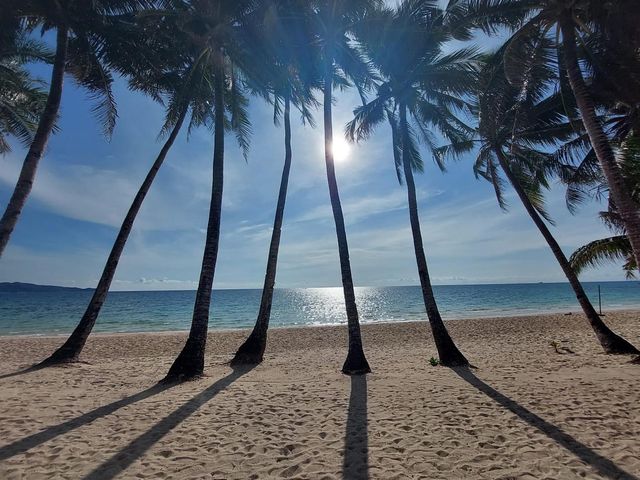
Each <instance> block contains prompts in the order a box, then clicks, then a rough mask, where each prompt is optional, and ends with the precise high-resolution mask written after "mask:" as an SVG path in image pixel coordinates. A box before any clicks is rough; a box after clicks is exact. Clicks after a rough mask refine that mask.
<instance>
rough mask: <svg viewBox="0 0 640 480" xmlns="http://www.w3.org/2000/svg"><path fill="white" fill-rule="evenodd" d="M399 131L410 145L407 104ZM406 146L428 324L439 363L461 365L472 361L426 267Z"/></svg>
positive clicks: (402, 108)
mask: <svg viewBox="0 0 640 480" xmlns="http://www.w3.org/2000/svg"><path fill="white" fill-rule="evenodd" d="M400 129H401V130H400V131H401V135H402V145H408V144H409V143H410V142H409V126H408V124H407V107H406V105H404V104H401V105H400ZM407 150H408V149H406V148H403V149H402V165H403V169H404V177H405V181H406V183H407V197H408V200H409V220H410V222H411V232H412V233H413V248H414V250H415V252H416V263H417V264H418V276H419V277H420V286H421V287H422V298H423V299H424V306H425V308H426V310H427V317H428V318H429V325H430V326H431V332H432V333H433V339H434V341H435V344H436V348H437V349H438V356H439V359H440V363H441V364H442V365H444V366H447V367H459V366H467V365H469V361H468V360H467V359H466V358H465V356H464V355H463V354H462V352H461V351H460V350H459V349H458V347H457V346H456V344H455V343H454V341H453V339H452V338H451V335H449V332H448V331H447V327H445V325H444V322H443V321H442V317H441V316H440V311H439V310H438V304H437V303H436V299H435V296H434V294H433V287H432V286H431V279H430V277H429V269H428V267H427V258H426V255H425V253H424V246H423V243H422V232H421V230H420V217H419V216H418V201H417V198H416V185H415V182H414V180H413V171H412V169H411V159H410V158H409V155H408V154H407Z"/></svg>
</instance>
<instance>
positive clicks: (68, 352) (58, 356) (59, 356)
mask: <svg viewBox="0 0 640 480" xmlns="http://www.w3.org/2000/svg"><path fill="white" fill-rule="evenodd" d="M79 361H80V353H79V352H76V351H75V349H70V348H65V346H64V345H63V346H62V347H60V348H59V349H58V350H56V351H55V352H53V353H52V354H51V355H50V356H49V357H48V358H45V359H44V360H43V361H41V362H40V363H38V364H36V365H35V367H36V368H46V367H53V366H55V365H64V364H69V363H77V362H79Z"/></svg>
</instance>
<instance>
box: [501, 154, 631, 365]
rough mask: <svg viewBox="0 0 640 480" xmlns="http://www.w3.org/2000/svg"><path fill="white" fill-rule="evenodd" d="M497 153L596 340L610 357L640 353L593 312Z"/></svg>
mask: <svg viewBox="0 0 640 480" xmlns="http://www.w3.org/2000/svg"><path fill="white" fill-rule="evenodd" d="M495 153H496V156H497V157H498V161H499V162H500V167H502V170H503V171H504V173H505V174H506V176H507V178H508V179H509V182H510V183H511V186H513V189H514V190H515V191H516V193H517V194H518V197H519V198H520V201H521V202H522V204H523V205H524V208H525V209H526V210H527V213H528V214H529V216H530V217H531V220H533V223H535V224H536V227H538V230H540V233H541V234H542V236H543V237H544V239H545V240H546V241H547V244H548V245H549V248H551V251H552V252H553V255H554V256H555V257H556V260H557V261H558V263H559V264H560V268H562V271H563V272H564V274H565V276H566V277H567V280H568V281H569V284H570V285H571V288H572V289H573V291H574V293H575V294H576V298H577V299H578V303H580V306H581V307H582V311H583V312H584V314H585V316H586V317H587V320H588V321H589V324H590V325H591V328H593V331H594V332H595V334H596V337H598V341H599V342H600V345H602V348H603V349H604V351H605V352H606V353H613V354H633V353H640V352H638V350H637V349H636V348H635V347H634V346H633V345H631V344H630V343H629V342H627V341H626V340H625V339H624V338H622V337H620V336H618V335H616V334H615V333H614V332H612V331H611V329H609V327H607V325H606V324H605V323H604V322H603V321H602V319H601V318H600V316H599V315H598V313H597V312H596V310H595V308H593V305H591V302H590V301H589V298H588V297H587V294H586V293H585V291H584V289H583V288H582V284H581V283H580V281H579V280H578V277H577V275H576V274H575V272H574V271H573V268H571V264H570V263H569V261H568V260H567V257H566V256H565V254H564V252H563V251H562V248H560V245H558V242H557V241H556V239H555V238H554V237H553V235H552V234H551V232H550V231H549V229H548V228H547V225H546V224H545V223H544V221H543V220H542V218H541V217H540V215H539V214H538V212H537V211H536V209H535V207H534V206H533V204H532V203H531V200H529V197H528V196H527V193H526V192H525V191H524V189H523V188H522V185H520V182H519V181H518V179H517V178H516V177H515V175H514V174H513V172H512V171H511V168H510V167H509V162H508V161H507V158H506V156H505V154H504V152H503V151H502V150H500V149H499V148H497V149H495Z"/></svg>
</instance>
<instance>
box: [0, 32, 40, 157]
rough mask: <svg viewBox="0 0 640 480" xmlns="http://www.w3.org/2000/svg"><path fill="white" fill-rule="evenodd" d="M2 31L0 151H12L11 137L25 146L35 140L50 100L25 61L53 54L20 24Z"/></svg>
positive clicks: (0, 56) (38, 59)
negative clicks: (27, 68) (25, 66)
mask: <svg viewBox="0 0 640 480" xmlns="http://www.w3.org/2000/svg"><path fill="white" fill-rule="evenodd" d="M0 35H2V38H0V154H4V153H8V152H10V151H11V147H10V145H9V141H8V137H15V138H17V139H18V140H19V141H20V142H21V143H22V144H23V145H26V146H28V145H29V144H30V143H31V142H32V141H33V134H34V132H35V131H36V128H37V127H38V119H39V118H40V115H41V114H42V111H43V109H44V105H45V103H46V100H47V94H46V92H45V91H43V90H42V85H41V83H40V82H38V81H35V80H34V79H32V78H31V76H30V75H29V72H27V70H26V69H25V68H24V64H25V63H26V62H31V61H45V62H50V61H51V59H52V56H51V54H50V53H49V52H48V51H47V49H46V48H45V47H44V46H43V45H42V44H41V43H40V42H37V41H34V40H31V39H29V38H27V36H26V34H25V32H24V31H22V30H21V29H20V28H19V26H17V25H14V28H11V26H9V25H7V26H6V29H5V30H3V32H2V33H1V34H0Z"/></svg>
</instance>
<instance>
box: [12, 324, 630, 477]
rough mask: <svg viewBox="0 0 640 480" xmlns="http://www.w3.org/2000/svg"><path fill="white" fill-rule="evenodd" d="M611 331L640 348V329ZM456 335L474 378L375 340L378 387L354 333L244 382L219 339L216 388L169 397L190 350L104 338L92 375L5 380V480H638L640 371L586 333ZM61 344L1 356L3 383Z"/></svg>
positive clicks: (502, 328)
mask: <svg viewBox="0 0 640 480" xmlns="http://www.w3.org/2000/svg"><path fill="white" fill-rule="evenodd" d="M606 320H607V322H609V323H610V325H611V326H612V327H615V329H616V330H618V331H619V332H622V333H623V334H624V335H625V336H626V338H627V339H628V340H630V341H632V342H633V343H635V344H636V345H640V321H639V320H640V313H639V312H618V313H615V314H609V315H607V317H606ZM448 325H449V326H450V330H451V332H452V334H453V336H454V338H455V339H456V341H457V342H458V344H459V346H460V347H461V349H463V350H464V352H465V353H466V354H467V356H468V357H469V359H470V360H471V361H472V363H474V364H475V365H477V366H478V367H479V368H478V370H476V371H475V372H474V374H467V373H464V372H458V373H456V372H455V371H453V370H451V369H448V368H444V367H437V368H433V367H431V366H429V364H428V362H427V360H428V358H429V357H431V356H432V355H435V349H434V347H433V342H432V340H431V338H430V335H429V333H428V326H427V324H426V323H405V324H387V325H373V326H366V327H365V328H364V330H363V335H364V340H365V349H366V352H367V356H368V358H369V362H370V363H371V366H372V368H373V370H374V373H373V374H372V375H369V376H367V377H366V379H365V378H363V377H360V378H353V379H350V378H349V377H346V376H343V375H341V374H340V372H339V370H340V367H341V365H342V361H343V360H344V355H345V344H346V331H345V329H344V328H338V327H330V328H306V329H286V330H284V329H283V330H274V331H273V332H272V333H271V335H270V338H269V346H268V351H267V357H266V359H265V362H264V363H263V364H262V365H260V366H259V367H257V368H255V369H253V370H251V371H249V372H245V373H241V372H232V371H231V369H230V368H228V367H227V366H225V365H224V364H223V362H225V361H227V360H228V359H229V358H230V355H231V354H232V352H233V351H234V349H235V348H236V347H237V346H238V345H239V344H240V342H241V340H242V338H243V337H244V335H245V334H246V332H225V333H216V332H212V333H211V335H210V337H209V350H208V356H207V367H206V372H207V377H206V378H204V379H202V380H199V381H196V382H189V383H187V384H184V385H180V386H176V387H173V388H171V389H168V390H161V389H158V388H155V387H154V383H155V382H156V381H158V380H159V379H161V378H162V376H163V375H164V373H166V371H167V369H168V367H169V365H170V363H171V361H172V359H173V358H174V356H175V355H176V353H177V352H178V351H179V349H180V348H181V346H182V342H183V340H184V335H181V334H154V335H137V334H135V335H133V334H132V335H98V336H94V337H93V338H92V339H91V341H90V343H89V344H88V346H87V348H86V350H85V354H84V359H85V360H86V361H87V362H89V363H87V364H79V365H74V366H70V367H60V368H50V369H45V370H40V371H36V372H31V373H27V374H22V375H16V376H11V377H5V378H2V379H0V405H1V408H0V479H7V480H8V479H18V478H23V479H29V480H31V479H39V478H56V479H58V478H64V479H79V478H86V479H110V478H176V479H191V478H193V479H200V478H208V479H257V478H260V479H262V478H307V479H337V478H348V479H365V478H372V479H384V480H388V479H395V478H398V479H399V478H415V479H419V478H422V479H448V480H450V479H463V478H465V479H502V480H507V479H531V480H533V479H573V478H607V479H614V478H621V479H622V478H628V479H632V478H636V477H638V478H640V406H639V403H640V402H639V400H640V366H638V365H630V364H628V363H627V362H628V360H629V358H628V357H615V356H606V355H604V354H602V353H601V351H600V349H599V346H598V345H597V343H596V341H595V338H594V336H593V334H592V333H591V332H590V330H589V329H588V326H587V324H586V321H585V320H584V318H583V317H582V316H581V315H576V314H574V315H572V316H570V317H567V316H563V315H552V316H538V317H525V318H504V319H494V320H461V321H455V322H450V323H449V324H448ZM61 340H62V339H60V338H27V337H22V338H8V337H5V338H1V339H0V360H1V361H0V375H2V374H7V373H11V372H15V371H17V370H19V369H20V368H22V367H24V366H27V365H29V364H30V363H33V362H35V361H37V360H39V359H42V358H44V357H45V356H46V355H47V354H48V353H50V352H51V351H52V349H53V347H54V346H55V345H56V344H58V343H59V342H60V341H61ZM552 341H558V342H562V343H563V345H566V346H569V347H570V348H571V349H572V350H573V351H575V354H558V353H556V351H555V349H554V348H553V347H551V346H550V342H552Z"/></svg>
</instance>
